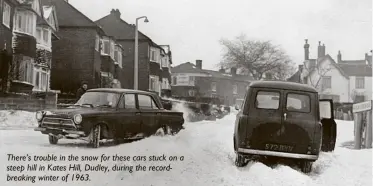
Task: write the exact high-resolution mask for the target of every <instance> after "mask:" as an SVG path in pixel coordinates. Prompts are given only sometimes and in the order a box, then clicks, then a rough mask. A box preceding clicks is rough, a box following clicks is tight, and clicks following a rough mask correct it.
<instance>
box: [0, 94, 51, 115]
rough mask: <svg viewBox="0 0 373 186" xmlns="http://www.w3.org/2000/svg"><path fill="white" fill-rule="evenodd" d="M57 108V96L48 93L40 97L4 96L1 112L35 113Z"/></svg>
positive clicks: (1, 99)
mask: <svg viewBox="0 0 373 186" xmlns="http://www.w3.org/2000/svg"><path fill="white" fill-rule="evenodd" d="M55 108H57V94H56V93H54V92H48V93H46V94H44V95H42V96H40V95H35V94H33V95H17V94H11V95H4V96H2V97H0V110H25V111H31V112H35V111H38V110H43V109H55Z"/></svg>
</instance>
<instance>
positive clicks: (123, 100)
mask: <svg viewBox="0 0 373 186" xmlns="http://www.w3.org/2000/svg"><path fill="white" fill-rule="evenodd" d="M127 95H133V97H134V101H135V107H134V108H127V107H126V96H127ZM136 97H137V95H136V93H123V94H122V96H121V98H120V101H119V102H118V105H117V108H118V109H138V106H137V98H136ZM122 103H123V107H121V104H122Z"/></svg>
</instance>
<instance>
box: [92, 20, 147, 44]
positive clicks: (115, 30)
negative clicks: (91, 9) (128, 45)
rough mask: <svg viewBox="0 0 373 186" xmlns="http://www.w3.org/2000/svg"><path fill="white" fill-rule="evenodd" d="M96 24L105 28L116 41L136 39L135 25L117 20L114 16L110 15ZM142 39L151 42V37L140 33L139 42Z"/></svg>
mask: <svg viewBox="0 0 373 186" xmlns="http://www.w3.org/2000/svg"><path fill="white" fill-rule="evenodd" d="M95 22H96V23H97V24H98V25H100V26H101V27H102V28H103V30H104V31H105V33H107V34H108V35H110V36H114V37H115V38H116V39H119V40H120V39H135V25H131V24H129V23H127V22H125V21H123V20H122V19H120V18H117V17H116V15H114V14H109V15H107V16H105V17H103V18H101V19H99V20H97V21H95ZM141 39H146V40H150V41H151V39H150V38H149V37H147V36H146V35H145V34H143V33H141V32H140V31H139V40H141Z"/></svg>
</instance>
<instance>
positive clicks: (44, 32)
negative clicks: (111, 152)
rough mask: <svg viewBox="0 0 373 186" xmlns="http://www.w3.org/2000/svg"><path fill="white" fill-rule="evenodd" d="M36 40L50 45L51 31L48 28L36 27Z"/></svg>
mask: <svg viewBox="0 0 373 186" xmlns="http://www.w3.org/2000/svg"><path fill="white" fill-rule="evenodd" d="M36 40H37V42H38V43H39V44H42V45H45V46H50V32H49V29H46V28H36Z"/></svg>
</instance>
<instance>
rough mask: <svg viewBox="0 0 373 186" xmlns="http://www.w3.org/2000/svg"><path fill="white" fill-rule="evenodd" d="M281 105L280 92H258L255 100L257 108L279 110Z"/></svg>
mask: <svg viewBox="0 0 373 186" xmlns="http://www.w3.org/2000/svg"><path fill="white" fill-rule="evenodd" d="M279 105H280V92H276V91H258V93H257V95H256V99H255V106H256V108H260V109H278V107H279Z"/></svg>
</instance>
